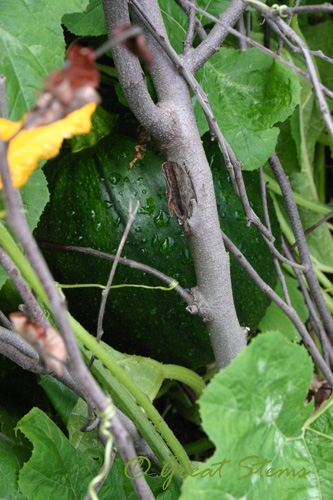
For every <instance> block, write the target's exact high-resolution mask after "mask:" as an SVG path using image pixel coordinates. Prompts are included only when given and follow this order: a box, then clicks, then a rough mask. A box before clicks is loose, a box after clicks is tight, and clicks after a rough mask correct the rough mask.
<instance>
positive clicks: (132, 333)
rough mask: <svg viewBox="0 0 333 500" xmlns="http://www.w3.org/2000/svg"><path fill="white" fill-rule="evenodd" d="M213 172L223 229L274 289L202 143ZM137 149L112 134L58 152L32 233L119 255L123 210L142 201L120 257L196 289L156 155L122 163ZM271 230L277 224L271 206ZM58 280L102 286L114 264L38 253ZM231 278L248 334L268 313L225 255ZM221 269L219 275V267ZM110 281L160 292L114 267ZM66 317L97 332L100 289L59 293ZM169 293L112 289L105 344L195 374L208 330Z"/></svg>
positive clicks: (253, 191) (251, 178)
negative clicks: (47, 194)
mask: <svg viewBox="0 0 333 500" xmlns="http://www.w3.org/2000/svg"><path fill="white" fill-rule="evenodd" d="M204 145H205V149H206V152H207V157H208V160H209V163H210V165H211V168H212V171H213V176H214V183H215V192H216V199H217V204H218V210H219V216H220V222H221V227H222V229H223V231H224V232H225V233H226V234H227V235H228V236H229V237H230V238H231V239H232V241H233V242H234V243H235V244H236V245H237V247H238V248H239V249H240V250H241V251H242V252H243V253H244V255H245V256H246V258H247V259H248V260H249V261H250V263H251V264H252V266H253V267H254V268H255V269H256V270H257V271H258V272H259V274H260V275H261V277H262V278H263V279H264V280H265V281H266V282H267V283H268V284H269V285H270V286H271V287H274V286H275V284H276V279H277V278H276V273H275V269H274V265H273V262H272V258H271V255H270V252H269V250H268V248H267V246H266V245H265V243H264V242H263V240H262V238H261V237H260V234H259V232H258V230H257V229H256V228H255V227H254V226H251V227H250V228H247V226H246V222H245V220H244V214H243V209H242V206H241V202H240V200H239V198H238V197H237V196H236V195H235V193H234V190H233V187H232V183H231V181H230V178H229V174H228V172H227V170H226V167H225V165H224V162H223V159H222V156H221V153H220V151H219V149H218V147H217V145H216V144H215V143H212V142H211V141H210V140H209V138H207V137H206V138H205V140H204ZM134 148H135V142H134V141H133V140H132V139H131V138H129V137H126V136H124V135H116V134H111V135H109V136H107V137H105V138H104V139H102V140H101V141H100V142H99V143H98V144H97V145H96V146H94V147H92V148H88V149H84V150H83V151H80V152H78V153H75V154H67V155H66V154H61V155H60V156H59V157H57V158H56V159H55V160H53V161H50V162H48V163H47V165H46V167H45V168H44V171H45V174H46V176H47V178H48V182H49V187H50V192H51V200H50V203H49V205H48V207H47V209H46V210H45V212H44V214H43V216H42V218H41V221H40V223H39V225H38V227H37V230H36V232H35V233H36V236H37V239H38V240H39V241H48V242H51V243H57V244H62V245H75V246H82V247H92V248H94V249H96V250H101V251H103V252H107V253H113V254H114V253H116V251H117V247H118V244H119V242H120V239H121V237H122V234H123V230H124V228H125V225H126V223H127V220H128V205H129V201H130V200H132V204H133V206H135V203H136V200H139V201H140V209H139V211H138V214H137V217H136V219H135V221H134V223H133V226H132V228H131V232H130V235H129V237H128V239H127V242H126V245H125V247H124V250H123V254H122V255H123V256H126V257H127V258H129V259H133V260H136V261H139V262H142V263H144V264H148V265H149V266H152V267H154V268H156V269H158V270H160V271H162V272H164V273H165V274H167V275H169V276H172V277H174V278H175V279H176V280H178V281H179V283H180V284H181V286H182V287H183V288H191V287H193V286H195V284H196V279H195V273H194V266H193V262H192V258H191V255H190V251H189V246H188V243H187V240H186V238H184V237H183V236H182V235H181V227H180V226H179V225H178V223H177V219H176V217H175V216H173V217H170V215H169V213H168V208H167V198H166V184H165V180H164V177H163V174H162V169H161V165H162V163H163V161H164V160H163V159H162V157H161V156H160V155H159V154H158V152H157V150H156V148H154V146H153V145H151V146H149V147H148V149H147V151H146V153H145V157H144V159H143V160H138V161H137V162H136V163H135V165H134V167H133V168H132V169H130V168H129V163H130V161H131V160H132V153H133V151H134ZM244 179H245V183H246V186H247V191H248V196H249V199H250V201H251V204H252V207H253V209H254V210H255V212H256V213H257V214H258V215H259V217H260V218H261V219H262V220H263V209H262V200H261V195H260V185H259V178H258V172H244ZM269 208H270V213H271V223H272V227H273V230H274V232H275V234H278V229H277V228H278V223H277V220H276V216H275V213H274V209H273V207H272V205H271V203H270V200H269ZM44 254H45V257H46V259H47V261H48V263H49V265H50V268H51V270H52V272H53V274H54V277H55V279H56V281H58V282H59V283H66V284H76V283H99V284H103V285H105V284H106V282H107V279H108V275H109V272H110V269H111V265H112V262H110V261H106V260H103V259H100V258H96V257H93V256H88V255H84V254H81V253H70V252H63V251H60V250H57V249H50V248H49V249H44ZM230 260H231V277H232V285H233V293H234V299H235V304H236V310H237V314H238V317H239V320H240V323H241V324H242V325H244V326H248V327H249V328H250V329H251V331H252V332H254V331H255V329H256V326H257V325H258V323H259V322H260V320H261V318H262V317H263V315H264V314H265V311H266V308H267V306H268V304H269V301H268V300H267V298H266V297H265V296H264V295H263V293H262V292H261V291H260V290H259V289H258V288H257V287H256V285H255V284H254V283H253V281H252V280H251V279H250V278H249V276H248V275H247V274H246V273H245V271H244V270H243V269H242V268H241V266H240V265H239V263H238V262H237V261H236V260H235V259H234V258H233V257H232V256H231V259H230ZM217 272H218V270H217ZM113 284H114V285H116V284H139V285H140V284H141V285H149V286H161V285H164V284H163V283H162V282H160V281H159V280H157V279H156V278H154V277H152V276H150V275H148V274H146V273H143V272H139V271H136V270H133V269H130V268H129V267H127V266H124V265H121V264H119V265H118V268H117V272H116V276H115V279H114V282H113ZM64 291H65V295H66V298H67V300H68V305H69V310H70V311H71V313H72V314H73V315H74V317H75V318H76V319H77V320H78V321H80V322H81V323H82V324H83V325H84V326H85V327H86V328H87V329H88V330H89V331H90V332H91V333H92V334H94V335H95V334H96V328H97V317H98V311H99V306H100V301H101V289H99V288H84V289H82V288H81V289H66V290H64ZM185 307H186V304H185V303H184V302H183V301H182V299H181V297H180V296H179V295H178V294H177V293H176V292H175V291H167V292H166V291H161V290H147V289H144V288H127V287H126V288H115V289H111V292H110V295H109V298H108V301H107V307H106V311H105V316H104V322H103V329H104V332H105V333H104V337H103V340H105V341H106V342H108V343H109V344H110V345H111V346H112V347H114V348H116V349H118V350H120V351H123V352H126V353H129V354H138V355H143V356H150V357H152V358H155V359H157V360H159V361H162V362H165V363H176V364H181V365H183V366H187V367H190V368H193V369H196V368H198V367H200V366H204V365H206V364H207V363H210V362H212V361H213V359H214V358H213V352H212V348H211V345H210V341H209V337H208V333H207V330H206V327H205V325H204V324H203V323H202V322H201V320H200V319H199V318H198V317H197V316H192V315H191V314H189V313H188V312H187V311H186V310H185Z"/></svg>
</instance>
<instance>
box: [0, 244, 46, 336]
mask: <svg viewBox="0 0 333 500" xmlns="http://www.w3.org/2000/svg"><path fill="white" fill-rule="evenodd" d="M0 262H1V264H2V267H3V268H4V270H5V271H6V273H7V274H8V276H9V278H10V279H11V280H12V282H13V284H14V285H15V287H16V289H17V291H18V293H19V294H20V296H21V298H22V300H23V302H24V304H25V305H26V307H27V309H28V312H29V315H31V317H32V319H33V320H34V321H38V323H40V324H41V325H42V326H43V327H44V328H47V327H48V326H50V324H49V322H48V321H47V319H46V317H45V315H44V313H43V311H42V310H41V308H40V306H39V304H38V302H37V300H36V299H35V297H34V295H33V294H32V292H31V291H30V289H29V287H28V285H27V284H26V282H25V281H24V278H23V276H22V274H21V273H20V271H19V269H18V268H17V266H16V265H15V264H14V262H13V261H12V259H11V258H10V257H9V256H8V255H7V253H6V252H5V250H4V249H3V248H2V247H1V246H0Z"/></svg>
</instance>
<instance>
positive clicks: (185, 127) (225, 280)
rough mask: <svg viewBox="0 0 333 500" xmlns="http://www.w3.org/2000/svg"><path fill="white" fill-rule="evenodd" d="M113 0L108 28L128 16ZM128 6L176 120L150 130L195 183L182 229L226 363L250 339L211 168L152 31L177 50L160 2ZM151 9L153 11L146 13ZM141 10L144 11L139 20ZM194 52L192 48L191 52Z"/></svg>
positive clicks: (182, 91) (181, 84)
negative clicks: (240, 314)
mask: <svg viewBox="0 0 333 500" xmlns="http://www.w3.org/2000/svg"><path fill="white" fill-rule="evenodd" d="M114 4H115V3H114V2H112V1H110V0H109V1H107V0H105V1H104V8H105V11H106V22H107V26H108V32H109V33H110V32H111V31H112V29H113V27H114V26H115V24H117V23H119V22H120V21H122V20H123V17H124V13H122V16H121V17H120V8H119V6H117V7H115V6H114ZM117 4H122V6H123V9H125V8H126V4H125V2H123V3H122V2H117ZM130 7H131V9H132V10H133V13H134V16H135V17H134V19H135V20H136V22H137V24H139V25H141V26H142V27H143V28H144V29H145V30H146V39H147V42H148V45H149V47H150V49H151V51H152V54H153V57H154V63H153V65H152V68H151V77H152V80H153V83H154V86H155V90H156V93H157V96H158V99H159V102H158V108H159V109H163V111H164V112H165V114H166V115H167V116H168V117H169V124H170V123H171V124H172V126H171V127H169V126H167V127H165V126H164V124H163V123H161V124H159V123H154V125H153V126H151V127H148V131H149V132H150V133H152V135H153V136H154V138H155V140H156V142H157V144H158V146H159V148H160V150H161V151H162V153H163V154H164V155H165V157H166V158H167V159H168V160H169V161H173V162H175V163H177V164H178V165H180V166H183V165H186V169H187V171H188V175H189V176H190V178H191V181H192V184H193V187H194V191H195V195H196V199H193V200H192V201H191V206H190V207H188V211H189V213H190V214H191V216H190V217H189V218H188V220H187V223H186V228H185V227H184V233H185V235H186V237H187V238H188V241H189V244H190V248H191V253H192V256H193V261H194V265H195V271H196V277H197V285H198V289H199V292H200V296H201V298H202V299H203V302H204V303H205V304H206V306H207V310H209V311H210V313H211V318H212V320H211V321H210V322H209V323H207V328H208V331H209V334H210V338H211V341H212V346H213V350H214V354H215V357H216V360H217V365H218V367H219V368H221V367H224V366H227V365H228V364H229V363H230V361H231V360H232V359H233V358H234V357H235V356H236V355H237V354H238V353H239V352H240V351H241V350H242V349H243V348H244V347H245V345H246V340H245V336H244V332H243V329H242V328H241V327H240V325H239V322H238V318H237V314H236V310H235V307H234V303H233V297H232V288H231V280H230V266H229V256H228V254H227V252H226V251H225V248H224V245H223V240H222V237H221V233H220V224H219V219H218V213H217V207H216V199H215V193H214V185H213V179H212V174H211V171H210V167H209V164H208V162H207V158H206V155H205V152H204V149H203V147H202V142H201V139H200V135H199V132H198V128H197V124H196V120H195V116H194V112H193V106H192V101H191V94H190V91H189V88H188V85H187V83H186V81H185V80H184V78H183V76H182V75H181V74H180V73H179V71H177V68H176V67H175V66H174V64H173V63H172V61H171V60H170V58H169V57H168V55H166V53H165V51H164V50H162V49H161V47H160V45H159V43H158V41H157V40H155V38H154V37H153V36H152V35H151V33H150V32H149V31H148V24H149V25H150V27H151V30H153V31H154V32H155V34H158V35H157V36H158V37H160V38H161V39H163V41H164V42H165V45H166V46H168V48H169V50H173V49H172V47H171V46H170V44H169V41H168V38H167V34H166V31H165V27H164V24H163V19H162V16H161V12H160V9H159V6H158V3H157V1H155V0H154V1H152V0H150V1H148V0H141V1H140V3H138V2H137V1H134V0H131V1H130ZM134 8H135V11H134ZM123 9H122V10H123ZM148 12H149V16H148V15H146V13H148ZM139 14H141V16H140V19H139V20H138V21H137V19H138V16H139ZM148 18H149V20H148ZM190 53H192V51H189V52H188V54H187V55H189V54H190ZM176 55H177V54H176ZM114 62H115V65H116V67H117V70H118V67H120V68H121V67H122V65H123V62H122V60H121V59H120V55H119V53H118V52H114ZM126 69H127V68H126ZM123 73H124V75H123V76H124V79H123V81H122V87H123V90H124V93H125V95H126V97H127V92H128V86H129V81H128V80H129V77H128V78H126V71H124V72H123ZM132 78H134V76H133V75H132ZM130 107H131V108H132V111H133V112H134V113H135V114H136V116H137V118H138V119H139V120H140V117H141V115H142V113H143V111H142V110H139V111H138V108H143V107H144V102H141V101H140V96H137V98H136V103H135V105H134V103H132V104H131V103H130ZM140 121H141V120H140ZM147 121H149V120H147ZM169 124H168V125H169ZM208 228H209V229H208Z"/></svg>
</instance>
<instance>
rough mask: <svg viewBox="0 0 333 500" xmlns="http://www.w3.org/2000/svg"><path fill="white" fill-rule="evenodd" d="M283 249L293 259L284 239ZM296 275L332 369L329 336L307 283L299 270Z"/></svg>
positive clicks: (328, 363)
mask: <svg viewBox="0 0 333 500" xmlns="http://www.w3.org/2000/svg"><path fill="white" fill-rule="evenodd" d="M282 248H283V250H284V252H285V254H286V255H287V257H288V258H289V259H292V258H293V255H292V253H291V251H290V250H289V248H288V245H287V243H286V241H285V239H284V238H283V242H282ZM294 273H295V276H296V278H297V281H298V283H299V286H300V289H301V292H302V294H303V297H304V300H305V303H306V305H307V308H308V311H309V315H310V322H311V325H312V327H313V329H314V331H315V332H316V335H317V337H318V339H319V341H320V343H321V346H322V349H323V356H324V360H325V362H326V363H327V365H328V366H331V367H332V366H333V346H332V344H331V343H330V341H329V339H328V338H327V334H326V332H325V330H324V328H323V325H322V324H321V321H320V319H319V317H318V314H317V311H316V308H315V306H314V304H313V302H312V300H311V297H310V294H309V292H308V290H307V288H306V286H305V283H304V281H303V278H302V276H301V273H300V272H299V271H298V270H297V269H294Z"/></svg>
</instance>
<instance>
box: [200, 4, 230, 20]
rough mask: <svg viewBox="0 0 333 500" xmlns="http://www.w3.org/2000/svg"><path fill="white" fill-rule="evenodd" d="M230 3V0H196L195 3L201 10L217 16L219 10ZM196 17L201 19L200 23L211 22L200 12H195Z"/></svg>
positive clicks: (221, 10) (223, 9)
mask: <svg viewBox="0 0 333 500" xmlns="http://www.w3.org/2000/svg"><path fill="white" fill-rule="evenodd" d="M229 4H230V0H214V1H212V0H198V1H197V5H198V7H201V8H202V9H203V10H205V11H206V12H209V14H212V16H215V17H219V14H221V12H223V11H225V9H226V8H227V7H228V5H229ZM197 17H198V19H199V20H200V21H201V23H202V24H203V25H204V26H205V25H206V24H210V23H212V21H211V20H210V19H208V18H207V17H205V16H204V15H203V14H200V12H198V13H197Z"/></svg>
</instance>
